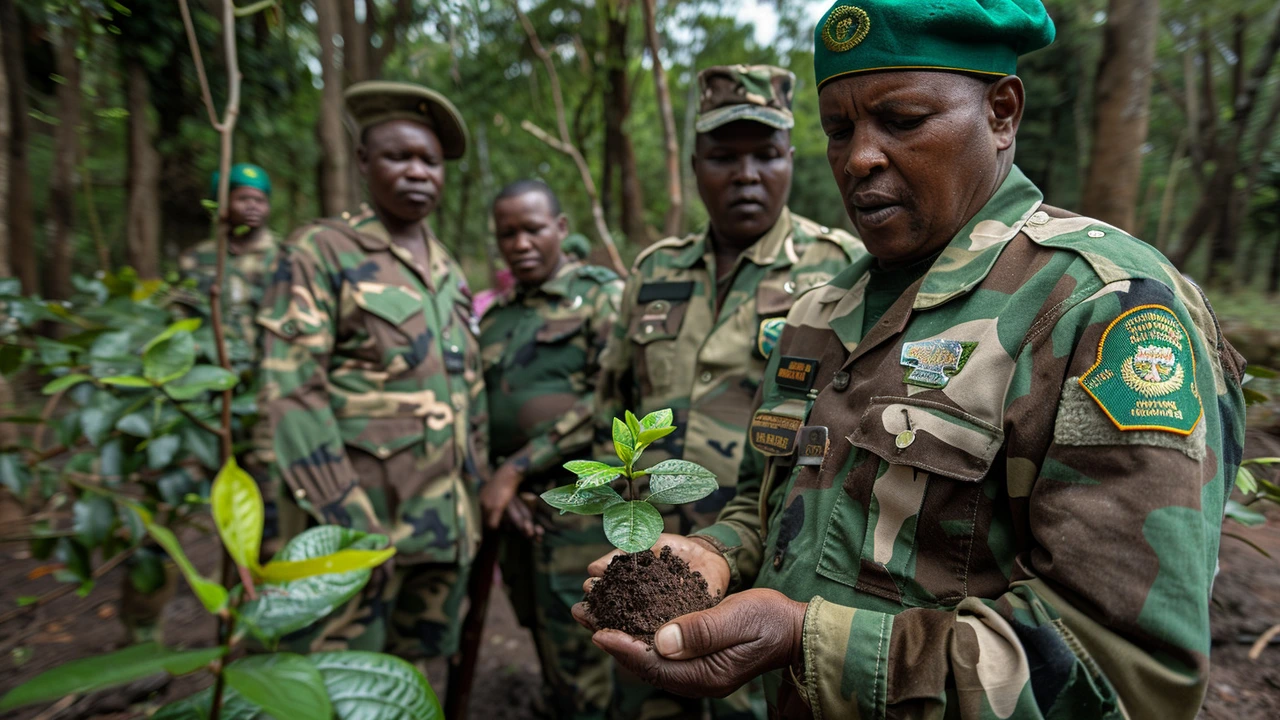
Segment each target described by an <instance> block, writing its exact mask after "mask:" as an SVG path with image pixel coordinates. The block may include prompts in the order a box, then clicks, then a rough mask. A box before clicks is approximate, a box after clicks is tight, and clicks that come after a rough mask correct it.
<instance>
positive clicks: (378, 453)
mask: <svg viewBox="0 0 1280 720" xmlns="http://www.w3.org/2000/svg"><path fill="white" fill-rule="evenodd" d="M424 427H425V423H424V422H423V420H422V418H417V417H387V418H370V417H340V418H338V433H339V434H340V435H341V436H342V443H343V444H344V445H347V446H350V447H354V448H360V449H361V450H363V451H365V452H367V453H369V454H370V455H372V456H374V457H376V458H379V459H382V460H385V459H387V458H389V457H391V456H392V455H395V454H396V453H398V452H400V451H401V450H404V449H405V448H408V447H412V446H414V445H417V444H419V443H422V442H423V430H424Z"/></svg>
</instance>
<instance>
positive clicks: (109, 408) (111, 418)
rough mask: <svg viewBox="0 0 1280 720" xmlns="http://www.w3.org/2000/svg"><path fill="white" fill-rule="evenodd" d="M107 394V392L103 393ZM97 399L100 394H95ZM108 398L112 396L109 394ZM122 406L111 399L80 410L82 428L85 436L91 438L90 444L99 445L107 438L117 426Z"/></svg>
mask: <svg viewBox="0 0 1280 720" xmlns="http://www.w3.org/2000/svg"><path fill="white" fill-rule="evenodd" d="M102 395H107V393H102ZM94 398H95V400H96V399H98V398H99V394H96V393H95V395H94ZM108 398H110V396H109V395H108ZM122 409H123V408H122V406H121V404H120V403H119V402H117V401H115V400H114V399H109V400H108V402H106V403H103V404H96V403H95V404H94V405H91V406H90V407H86V408H85V409H84V410H82V411H80V429H81V431H82V432H83V433H84V436H85V438H87V439H88V440H89V444H90V445H93V446H94V447H98V446H99V445H101V444H102V441H103V440H105V439H106V437H107V434H108V433H110V432H111V431H112V430H113V429H114V428H115V426H116V419H117V418H118V417H119V416H120V411H121V410H122Z"/></svg>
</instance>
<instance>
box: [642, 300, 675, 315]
mask: <svg viewBox="0 0 1280 720" xmlns="http://www.w3.org/2000/svg"><path fill="white" fill-rule="evenodd" d="M669 307H671V306H670V305H669V304H667V301H666V300H654V301H653V302H651V303H649V306H648V307H647V308H645V312H647V313H649V314H651V315H657V314H658V313H664V312H666V311H667V308H669Z"/></svg>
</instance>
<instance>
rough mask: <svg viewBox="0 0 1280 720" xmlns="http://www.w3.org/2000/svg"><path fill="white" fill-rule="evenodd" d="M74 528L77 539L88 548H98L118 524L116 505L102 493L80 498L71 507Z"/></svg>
mask: <svg viewBox="0 0 1280 720" xmlns="http://www.w3.org/2000/svg"><path fill="white" fill-rule="evenodd" d="M71 516H72V518H73V522H72V529H73V530H74V531H75V533H76V539H77V540H79V541H80V543H81V544H82V545H84V546H85V547H88V548H96V547H98V546H99V545H101V544H102V543H103V542H105V541H106V539H107V537H108V536H109V535H110V534H111V530H112V529H113V528H114V527H115V524H116V507H115V503H112V502H111V501H110V500H108V499H107V498H105V497H103V496H101V495H89V496H87V497H83V498H80V499H79V500H77V501H76V504H75V505H74V506H72V508H71Z"/></svg>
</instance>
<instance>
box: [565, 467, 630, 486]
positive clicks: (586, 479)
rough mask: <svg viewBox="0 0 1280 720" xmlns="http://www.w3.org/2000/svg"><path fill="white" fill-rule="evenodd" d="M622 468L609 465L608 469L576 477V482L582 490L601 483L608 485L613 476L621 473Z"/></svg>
mask: <svg viewBox="0 0 1280 720" xmlns="http://www.w3.org/2000/svg"><path fill="white" fill-rule="evenodd" d="M606 467H608V466H606ZM622 470H623V468H619V467H610V468H609V469H608V470H604V471H601V472H598V473H596V474H594V475H583V476H582V477H580V478H578V482H577V483H576V484H577V486H578V487H580V488H582V489H583V490H587V489H590V488H593V487H600V486H601V485H608V484H609V483H611V482H613V480H614V478H616V477H618V476H620V475H622Z"/></svg>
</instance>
